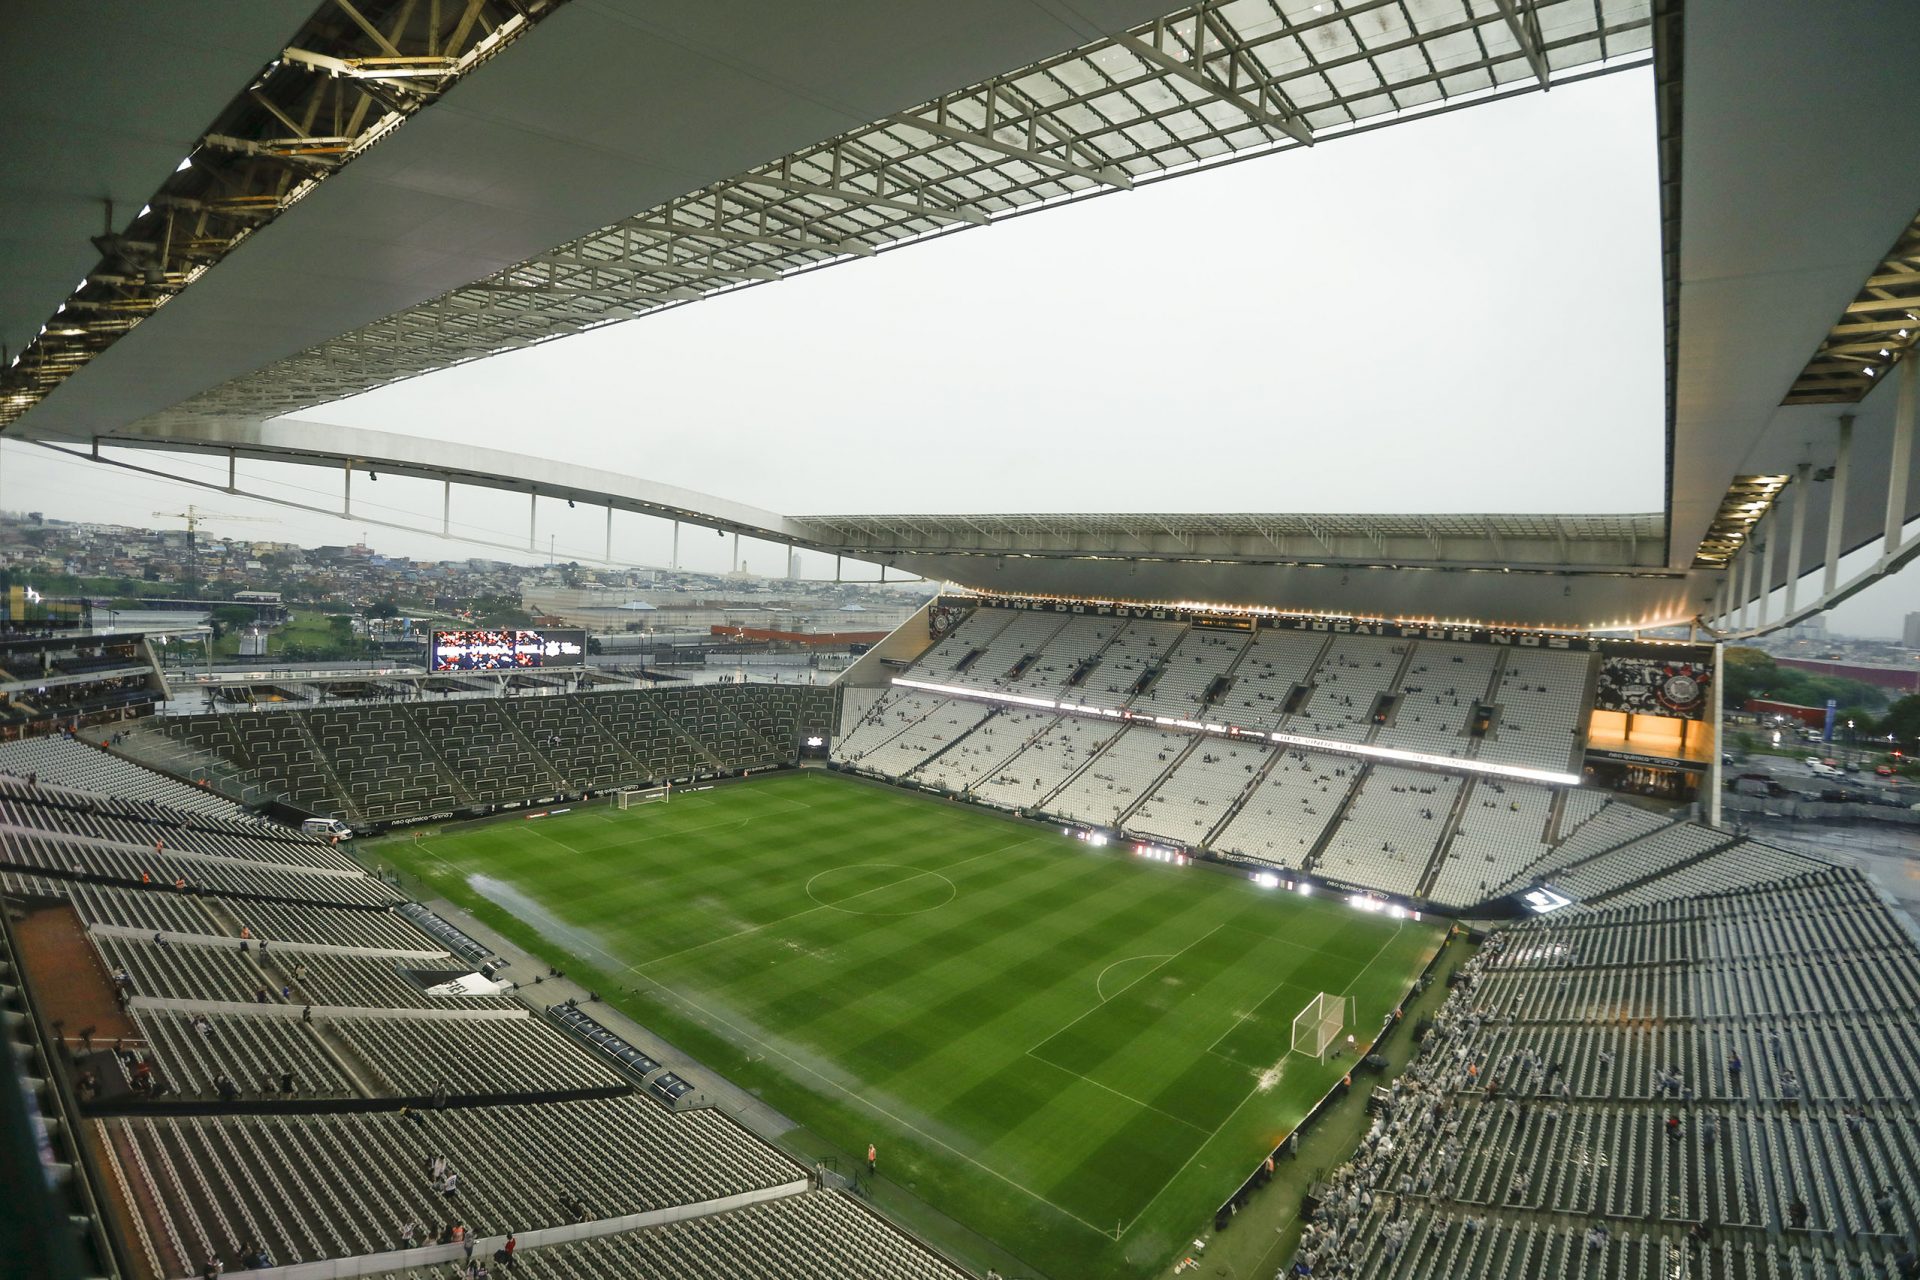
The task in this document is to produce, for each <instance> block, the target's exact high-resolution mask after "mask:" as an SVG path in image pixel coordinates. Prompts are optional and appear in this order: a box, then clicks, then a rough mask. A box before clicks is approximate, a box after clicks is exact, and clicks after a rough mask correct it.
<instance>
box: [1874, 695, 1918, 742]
mask: <svg viewBox="0 0 1920 1280" xmlns="http://www.w3.org/2000/svg"><path fill="white" fill-rule="evenodd" d="M1875 728H1876V730H1877V732H1878V733H1879V734H1880V736H1881V737H1883V738H1884V737H1886V736H1887V735H1888V734H1892V735H1893V739H1894V741H1893V745H1894V746H1897V747H1899V748H1900V749H1902V750H1903V751H1904V750H1908V749H1910V748H1911V747H1912V746H1913V745H1914V743H1915V742H1916V741H1920V693H1910V694H1908V695H1907V696H1906V697H1904V698H1902V699H1900V701H1898V702H1896V703H1894V704H1893V705H1892V706H1891V707H1889V708H1888V709H1887V714H1885V715H1883V716H1881V717H1880V722H1879V724H1878V725H1876V726H1875Z"/></svg>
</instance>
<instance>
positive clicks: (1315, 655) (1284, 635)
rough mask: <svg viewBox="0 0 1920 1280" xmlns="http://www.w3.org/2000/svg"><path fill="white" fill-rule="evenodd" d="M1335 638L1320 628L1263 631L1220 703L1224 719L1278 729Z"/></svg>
mask: <svg viewBox="0 0 1920 1280" xmlns="http://www.w3.org/2000/svg"><path fill="white" fill-rule="evenodd" d="M1331 643H1332V638H1331V637H1330V636H1327V635H1325V634H1323V633H1321V632H1318V631H1265V630H1263V631H1257V632H1255V633H1254V636H1253V640H1252V642H1251V643H1249V644H1248V645H1247V651H1246V653H1245V654H1244V655H1243V656H1242V657H1241V659H1240V665H1239V666H1237V667H1235V668H1234V670H1233V683H1232V684H1230V685H1229V686H1228V687H1227V692H1226V694H1225V696H1224V697H1222V698H1221V699H1220V700H1219V702H1218V703H1217V704H1216V707H1215V716H1216V718H1217V719H1219V720H1220V721H1222V722H1224V723H1226V724H1231V725H1238V726H1239V727H1241V728H1242V729H1252V730H1255V731H1257V732H1260V733H1272V732H1273V731H1274V730H1276V729H1278V728H1279V727H1280V726H1281V724H1282V723H1283V722H1284V721H1285V719H1286V707H1287V697H1288V695H1289V694H1290V693H1292V692H1293V690H1294V689H1295V688H1296V687H1299V686H1304V685H1305V684H1306V682H1307V677H1308V675H1310V674H1311V673H1312V671H1313V669H1314V667H1315V666H1317V665H1318V664H1319V661H1320V655H1321V654H1322V653H1324V652H1326V649H1327V647H1328V645H1329V644H1331Z"/></svg>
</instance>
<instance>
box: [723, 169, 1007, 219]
mask: <svg viewBox="0 0 1920 1280" xmlns="http://www.w3.org/2000/svg"><path fill="white" fill-rule="evenodd" d="M740 184H741V185H745V186H760V187H772V188H774V189H775V190H778V191H786V192H790V193H792V194H794V195H800V196H821V197H824V198H826V199H828V200H844V201H845V202H846V203H848V204H852V205H871V206H873V207H874V208H876V209H892V210H894V211H895V212H898V213H907V214H912V215H913V216H914V217H916V218H927V219H929V220H931V221H934V222H966V223H971V224H972V225H974V226H976V227H984V226H986V225H987V215H986V214H984V213H981V212H980V211H979V210H978V209H968V208H965V207H963V206H956V207H954V208H951V209H945V208H939V207H936V206H934V205H930V204H925V203H923V202H919V201H914V200H900V199H896V198H895V197H893V196H881V195H874V194H873V193H872V192H868V191H861V190H858V189H857V188H852V187H823V186H819V185H817V184H815V183H811V182H796V181H795V180H794V179H792V178H784V177H781V176H780V175H779V174H777V173H751V174H748V175H747V176H746V177H744V178H742V179H741V180H740Z"/></svg>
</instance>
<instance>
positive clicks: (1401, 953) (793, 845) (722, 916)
mask: <svg viewBox="0 0 1920 1280" xmlns="http://www.w3.org/2000/svg"><path fill="white" fill-rule="evenodd" d="M377 853H378V856H380V857H382V858H384V859H389V860H391V861H393V862H395V863H398V864H400V865H401V866H403V867H405V868H407V869H409V870H411V871H412V872H413V873H415V874H416V875H418V876H419V877H421V878H422V879H424V880H426V881H427V882H429V883H430V884H431V885H433V886H434V887H435V888H436V889H437V890H438V891H439V892H441V893H442V894H444V895H445V896H447V897H449V898H451V899H453V900H455V901H458V902H460V903H461V904H462V905H465V906H468V907H469V908H471V909H473V910H474V911H475V912H476V913H477V914H478V915H480V916H481V917H482V918H483V919H485V920H487V921H488V922H489V923H490V924H492V925H494V926H496V927H498V928H500V929H501V930H502V931H503V932H504V933H506V934H507V935H508V936H510V937H512V938H514V939H515V941H517V942H519V943H521V944H522V945H524V946H526V947H528V948H529V949H530V950H532V951H534V952H535V953H536V954H539V955H543V956H548V957H552V958H554V959H556V960H558V961H559V962H560V963H562V964H563V966H564V967H566V968H568V970H569V976H570V977H577V978H582V979H583V980H584V981H586V982H588V983H589V985H595V986H596V987H597V989H598V990H599V991H600V992H601V994H602V995H603V997H605V998H608V999H610V1000H611V1002H612V1003H614V1004H615V1005H616V1006H617V1007H619V1008H621V1009H622V1010H623V1011H625V1012H627V1013H628V1014H630V1015H631V1016H633V1017H634V1018H635V1019H636V1020H638V1021H640V1022H641V1023H643V1024H645V1025H648V1026H651V1027H653V1028H654V1029H655V1030H656V1031H657V1032H658V1033H659V1034H661V1035H662V1036H664V1037H665V1038H667V1039H669V1040H672V1041H674V1042H675V1043H677V1044H679V1045H680V1046H681V1047H682V1048H684V1049H685V1050H687V1051H688V1052H690V1053H694V1054H697V1055H699V1056H700V1057H701V1058H702V1059H703V1061H704V1064H705V1065H706V1066H707V1067H708V1068H709V1069H711V1070H715V1071H718V1072H720V1073H721V1074H722V1075H724V1076H726V1077H727V1078H729V1079H730V1080H732V1081H733V1082H734V1083H735V1084H737V1085H740V1086H742V1087H744V1088H748V1089H751V1090H753V1091H754V1092H756V1093H758V1094H759V1095H760V1096H761V1097H762V1098H763V1099H764V1100H765V1101H767V1102H768V1103H769V1104H770V1105H772V1106H774V1107H776V1108H778V1109H779V1110H781V1111H782V1112H784V1113H786V1114H787V1115H788V1116H790V1117H792V1118H793V1119H794V1120H796V1121H798V1122H799V1123H800V1124H802V1125H804V1126H805V1127H806V1128H807V1129H808V1130H810V1131H811V1132H812V1133H813V1134H815V1135H818V1137H819V1138H820V1139H822V1140H824V1141H825V1142H828V1143H830V1144H832V1145H833V1146H834V1147H836V1148H838V1149H839V1150H840V1151H842V1152H844V1153H847V1157H848V1158H849V1162H848V1163H843V1166H842V1167H843V1168H845V1167H850V1163H851V1160H852V1158H853V1157H855V1156H856V1155H857V1156H858V1157H860V1158H862V1159H863V1158H864V1153H865V1151H866V1146H867V1143H868V1142H874V1143H876V1144H877V1145H878V1147H879V1149H880V1173H881V1176H882V1177H883V1178H886V1179H891V1180H894V1181H896V1182H898V1183H900V1184H901V1185H903V1186H906V1187H908V1188H910V1189H911V1190H912V1192H913V1194H914V1195H915V1196H917V1197H919V1198H920V1199H921V1200H924V1201H925V1202H927V1203H928V1204H930V1205H932V1206H933V1207H934V1208H936V1209H938V1210H940V1211H941V1212H943V1213H945V1214H947V1215H948V1216H950V1217H952V1218H953V1219H955V1220H957V1221H958V1222H960V1223H962V1224H964V1225H965V1226H967V1227H969V1228H971V1229H973V1230H975V1231H977V1232H979V1233H980V1234H981V1235H984V1236H986V1237H988V1238H990V1239H992V1240H994V1241H996V1242H997V1243H999V1244H1000V1245H1001V1246H1003V1247H1004V1248H1006V1249H1007V1250H1008V1251H1010V1252H1011V1253H1013V1254H1014V1255H1016V1256H1017V1257H1019V1258H1020V1259H1021V1260H1023V1261H1024V1262H1026V1263H1027V1264H1028V1265H1029V1266H1030V1267H1032V1268H1036V1269H1038V1270H1040V1271H1042V1272H1044V1273H1045V1274H1047V1275H1048V1276H1051V1277H1053V1278H1054V1280H1069V1278H1071V1277H1078V1276H1094V1275H1151V1274H1154V1273H1155V1272H1157V1271H1158V1270H1160V1269H1161V1268H1162V1267H1163V1266H1164V1265H1165V1264H1166V1263H1167V1262H1169V1261H1170V1260H1171V1259H1172V1258H1173V1257H1174V1256H1176V1253H1177V1251H1178V1250H1179V1249H1180V1248H1181V1247H1182V1246H1183V1245H1184V1244H1185V1242H1186V1241H1188V1240H1190V1239H1192V1237H1193V1236H1194V1235H1195V1234H1196V1232H1198V1231H1199V1230H1200V1229H1201V1228H1202V1227H1203V1226H1205V1225H1206V1224H1208V1223H1209V1221H1210V1219H1211V1216H1212V1213H1213V1210H1214V1208H1215V1207H1216V1206H1217V1205H1218V1204H1219V1203H1220V1202H1221V1201H1222V1200H1224V1199H1225V1198H1226V1197H1227V1196H1228V1195H1230V1194H1231V1193H1232V1192H1233V1191H1234V1190H1235V1189H1236V1188H1237V1187H1238V1186H1239V1184H1240V1182H1241V1180H1242V1179H1243V1178H1244V1177H1245V1176H1246V1175H1247V1174H1248V1173H1249V1172H1251V1170H1252V1169H1253V1167H1254V1165H1255V1164H1257V1163H1258V1162H1259V1160H1260V1159H1261V1158H1262V1157H1263V1156H1264V1155H1265V1154H1266V1152H1267V1151H1268V1150H1270V1149H1271V1148H1272V1146H1273V1145H1274V1144H1275V1143H1276V1142H1277V1141H1278V1140H1279V1139H1280V1138H1281V1137H1282V1136H1283V1135H1284V1134H1285V1133H1286V1132H1287V1131H1288V1130H1289V1129H1291V1128H1292V1126H1293V1125H1294V1123H1295V1122H1296V1121H1297V1120H1298V1119H1299V1118H1300V1117H1301V1115H1303V1114H1304V1113H1305V1111H1306V1110H1307V1109H1308V1108H1309V1107H1310V1106H1311V1105H1312V1103H1313V1102H1314V1101H1315V1100H1316V1099H1317V1098H1319V1097H1320V1095H1321V1094H1323V1093H1324V1092H1325V1091H1326V1090H1327V1089H1328V1088H1329V1087H1330V1086H1331V1085H1332V1084H1333V1083H1334V1081H1336V1080H1337V1079H1338V1078H1339V1075H1340V1073H1341V1071H1342V1069H1343V1065H1342V1063H1340V1062H1334V1063H1329V1064H1326V1065H1322V1064H1320V1063H1318V1062H1316V1061H1314V1060H1313V1059H1311V1058H1308V1057H1306V1056H1304V1055H1301V1054H1294V1053H1290V1052H1289V1047H1290V1043H1291V1039H1292V1023H1293V1018H1294V1015H1295V1014H1297V1013H1299V1012H1300V1010H1301V1009H1302V1007H1303V1006H1305V1004H1306V1003H1307V1002H1308V1001H1309V1000H1310V999H1312V997H1313V996H1314V994H1315V993H1317V992H1320V991H1331V992H1335V993H1339V994H1344V995H1349V996H1351V997H1352V998H1353V1000H1354V1005H1355V1016H1354V1020H1353V1022H1352V1024H1350V1025H1351V1027H1352V1029H1353V1030H1355V1031H1357V1032H1358V1034H1359V1035H1360V1038H1361V1040H1362V1041H1365V1040H1367V1039H1368V1038H1369V1035H1370V1032H1371V1030H1372V1029H1374V1028H1377V1027H1378V1026H1379V1025H1380V1023H1381V1020H1382V1019H1383V1017H1384V1016H1385V1015H1386V1014H1387V1013H1388V1012H1389V1011H1390V1010H1391V1009H1392V1008H1393V1006H1394V1005H1395V1004H1396V1003H1398V1001H1399V1000H1400V999H1401V997H1402V996H1403V995H1404V994H1405V993H1406V991H1407V988H1408V987H1409V986H1410V985H1411V983H1412V982H1413V980H1414V978H1415V977H1416V976H1417V974H1418V973H1419V971H1420V970H1421V968H1422V967H1423V966H1424V965H1425V964H1426V962H1427V960H1428V959H1429V957H1430V956H1431V955H1432V954H1433V952H1434V950H1435V949H1436V948H1437V947H1438V945H1439V943H1440V939H1441V932H1442V930H1441V928H1440V927H1439V926H1436V925H1434V924H1431V923H1427V924H1416V923H1413V922H1410V921H1403V920H1392V919H1387V918H1384V917H1382V916H1378V915H1370V914H1367V913H1363V912H1358V911H1355V910H1353V909H1352V908H1351V907H1350V906H1348V905H1347V904H1346V903H1344V902H1342V901H1334V900H1330V899H1324V898H1304V897H1301V896H1299V895H1297V894H1291V893H1285V892H1276V891H1274V890H1269V889H1262V888H1259V887H1258V886H1256V885H1254V884H1253V883H1252V882H1251V881H1250V880H1248V879H1246V878H1244V877H1241V876H1237V875H1231V874H1220V873H1219V872H1218V871H1217V870H1213V869H1208V868H1202V867H1179V866H1174V865H1170V864H1166V863H1161V862H1156V861H1152V860H1148V859H1143V858H1140V857H1136V856H1133V855H1132V854H1131V853H1129V852H1127V851H1126V850H1123V849H1120V848H1117V847H1110V848H1094V847H1092V846H1090V845H1088V844H1087V843H1085V842H1082V841H1079V840H1074V839H1070V838H1068V837H1066V836H1064V835H1062V834H1061V833H1059V832H1058V831H1054V830H1050V829H1046V828H1039V827H1034V826H1031V825H1028V824H1024V823H1016V822H1011V821H1008V820H1006V819H1004V818H1001V817H998V816H995V815H993V814H991V813H987V812H982V811H979V810H976V809H972V808H969V807H966V806H962V805H957V804H952V803H947V802H942V801H939V800H935V799H932V798H928V797H922V796H918V795H914V794H910V793H908V792H904V791H897V790H893V789H890V788H885V787H880V786H875V785H870V784H867V783H863V782H859V781H855V780H852V779H847V778H841V777H837V776H834V775H831V774H826V773H821V772H816V771H809V772H806V773H788V774H781V775H776V776H773V777H769V778H766V779H763V780H759V781H753V782H748V783H741V784H733V785H727V786H721V787H716V788H713V789H709V790H705V791H695V792H677V793H676V794H675V795H674V797H673V799H672V801H671V803H669V804H664V805H661V804H651V805H642V806H637V807H635V808H633V809H630V810H627V811H624V812H623V811H621V810H619V809H616V808H613V807H611V806H605V805H599V806H593V807H588V808H582V809H579V810H576V811H574V812H570V813H566V814H560V815H556V816H552V817H548V818H542V819H538V820H506V821H493V822H489V823H486V824H481V825H474V826H467V827H457V828H453V829H450V830H445V831H442V832H439V833H436V834H425V835H422V836H421V837H420V838H419V839H418V841H417V842H416V841H415V840H414V839H412V838H410V837H407V838H396V839H393V840H389V841H386V842H383V843H382V844H381V845H379V846H378V848H377ZM525 980H526V977H525V975H523V976H522V981H525Z"/></svg>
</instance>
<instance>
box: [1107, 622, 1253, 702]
mask: <svg viewBox="0 0 1920 1280" xmlns="http://www.w3.org/2000/svg"><path fill="white" fill-rule="evenodd" d="M1247 641H1248V637H1247V636H1246V635H1245V634H1243V633H1240V632H1235V631H1213V630H1208V629H1207V628H1205V627H1189V628H1187V630H1186V632H1185V634H1183V635H1182V636H1181V637H1180V640H1179V643H1178V644H1176V645H1175V646H1174V649H1173V651H1172V652H1171V653H1169V654H1168V655H1167V656H1166V660H1165V661H1164V662H1163V663H1162V664H1161V669H1160V675H1159V677H1158V678H1157V679H1155V680H1154V682H1153V683H1152V684H1151V685H1150V686H1148V688H1147V691H1146V692H1145V693H1142V694H1140V695H1139V696H1137V697H1136V698H1134V700H1133V703H1132V707H1133V710H1135V711H1137V712H1139V713H1140V714H1142V715H1151V716H1168V717H1170V718H1172V719H1175V720H1197V721H1204V720H1206V719H1208V718H1209V717H1210V710H1209V709H1210V707H1211V706H1212V704H1211V703H1209V702H1208V701H1207V699H1206V695H1207V692H1208V690H1210V689H1212V688H1213V687H1214V682H1215V681H1217V680H1219V679H1221V678H1222V677H1224V676H1225V675H1226V674H1227V672H1229V671H1230V670H1232V669H1233V667H1234V664H1235V663H1237V662H1239V661H1240V657H1241V655H1242V654H1243V653H1245V652H1246V650H1247Z"/></svg>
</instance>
